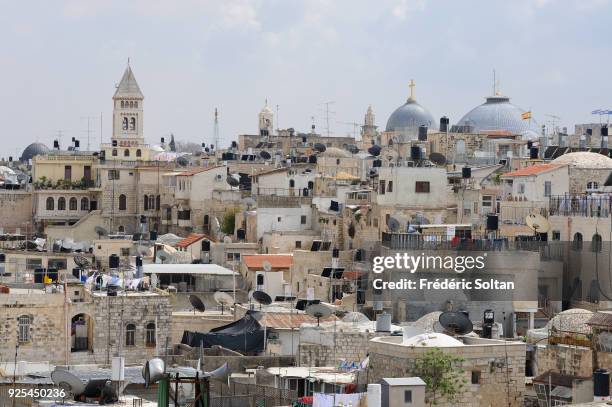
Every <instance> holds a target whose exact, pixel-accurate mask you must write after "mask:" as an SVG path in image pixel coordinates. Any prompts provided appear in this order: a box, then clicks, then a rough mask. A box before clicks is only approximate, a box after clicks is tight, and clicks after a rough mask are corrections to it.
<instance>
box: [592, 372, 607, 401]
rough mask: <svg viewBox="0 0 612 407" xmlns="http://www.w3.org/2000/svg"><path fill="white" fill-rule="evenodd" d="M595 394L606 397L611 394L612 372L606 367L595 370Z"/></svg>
mask: <svg viewBox="0 0 612 407" xmlns="http://www.w3.org/2000/svg"><path fill="white" fill-rule="evenodd" d="M593 396H594V397H597V398H602V399H604V398H606V397H609V396H610V372H609V371H608V370H606V369H595V371H594V372H593Z"/></svg>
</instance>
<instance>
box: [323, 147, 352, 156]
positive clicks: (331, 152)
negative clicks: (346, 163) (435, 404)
mask: <svg viewBox="0 0 612 407" xmlns="http://www.w3.org/2000/svg"><path fill="white" fill-rule="evenodd" d="M321 156H323V157H338V158H349V157H352V154H351V153H350V152H348V151H346V150H343V149H341V148H338V147H327V149H326V150H325V151H324V152H322V153H321Z"/></svg>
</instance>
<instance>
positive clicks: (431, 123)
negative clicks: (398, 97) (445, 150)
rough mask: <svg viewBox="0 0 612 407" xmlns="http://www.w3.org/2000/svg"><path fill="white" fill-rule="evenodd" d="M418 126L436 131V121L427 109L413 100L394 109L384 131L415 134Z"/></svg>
mask: <svg viewBox="0 0 612 407" xmlns="http://www.w3.org/2000/svg"><path fill="white" fill-rule="evenodd" d="M419 126H427V127H429V128H430V129H437V126H436V121H435V120H434V118H433V116H432V115H431V113H429V111H428V110H427V109H425V108H424V107H423V106H421V105H420V104H419V103H417V101H416V100H414V99H408V100H407V101H406V103H405V104H403V105H402V106H400V107H398V108H397V109H395V111H394V112H393V113H391V116H389V120H387V127H386V131H397V132H400V133H405V134H416V133H417V131H418V128H419Z"/></svg>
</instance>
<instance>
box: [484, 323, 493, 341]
mask: <svg viewBox="0 0 612 407" xmlns="http://www.w3.org/2000/svg"><path fill="white" fill-rule="evenodd" d="M482 337H483V338H486V339H491V338H492V337H493V325H491V324H484V325H483V326H482Z"/></svg>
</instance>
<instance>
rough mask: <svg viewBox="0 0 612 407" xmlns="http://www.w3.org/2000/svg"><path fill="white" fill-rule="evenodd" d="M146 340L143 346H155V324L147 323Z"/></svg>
mask: <svg viewBox="0 0 612 407" xmlns="http://www.w3.org/2000/svg"><path fill="white" fill-rule="evenodd" d="M145 334H146V339H145V344H146V345H147V346H155V343H156V340H155V322H149V323H148V324H147V327H146V329H145Z"/></svg>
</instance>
